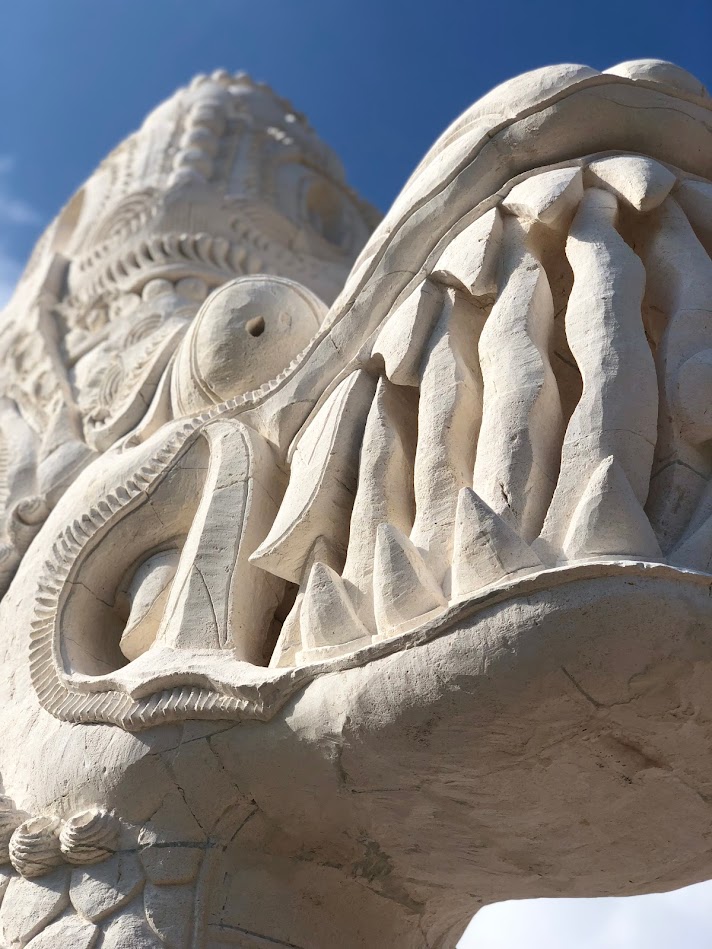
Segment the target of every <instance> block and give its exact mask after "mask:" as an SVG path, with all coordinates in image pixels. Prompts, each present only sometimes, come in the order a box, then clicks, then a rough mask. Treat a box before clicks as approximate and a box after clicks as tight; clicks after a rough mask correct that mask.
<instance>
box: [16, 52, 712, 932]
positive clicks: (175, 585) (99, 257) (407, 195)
mask: <svg viewBox="0 0 712 949" xmlns="http://www.w3.org/2000/svg"><path fill="white" fill-rule="evenodd" d="M711 130H712V102H711V100H710V99H709V97H707V96H706V93H705V92H704V90H703V89H701V87H700V85H699V83H698V82H697V81H696V80H695V79H694V77H690V76H689V75H688V74H687V73H685V72H684V71H683V70H680V69H678V68H677V67H674V66H672V65H671V64H665V63H659V62H655V61H639V62H634V63H624V64H622V65H620V66H618V67H614V68H613V69H611V70H608V71H607V72H605V73H598V72H596V71H595V70H592V69H589V68H587V67H577V66H562V67H551V68H547V69H543V70H538V71H536V72H534V73H531V74H528V75H527V76H524V77H520V78H519V79H515V80H512V81H511V82H510V83H505V84H504V85H503V86H501V87H498V88H497V89H495V90H494V91H493V92H491V93H490V94H489V95H487V96H485V97H484V99H482V100H480V102H479V103H476V104H475V105H474V106H473V107H472V108H471V109H470V110H468V112H466V113H465V115H464V116H463V117H461V118H460V119H459V120H457V121H456V122H455V123H454V124H453V125H452V126H451V128H450V129H448V130H447V131H446V132H445V133H444V135H443V136H442V137H441V139H440V140H439V141H438V142H436V143H435V145H434V146H433V148H432V149H431V151H430V152H429V153H428V155H427V156H426V157H425V158H424V159H423V161H422V162H421V164H420V165H419V166H418V168H417V169H416V171H415V172H414V174H413V176H412V177H411V179H410V181H409V182H408V183H407V184H406V187H405V188H404V190H403V192H402V194H401V195H400V197H399V198H398V199H397V201H396V202H395V204H394V206H393V208H392V209H391V211H390V212H389V213H388V215H387V217H386V219H385V220H384V221H383V222H382V224H381V225H380V226H379V227H377V229H376V231H375V232H374V234H373V235H372V236H371V238H370V239H368V240H367V237H368V232H369V230H370V229H371V227H372V226H373V225H375V223H376V221H375V216H374V213H373V212H372V211H371V210H370V209H369V208H368V206H367V205H365V203H364V202H362V201H361V200H360V199H358V198H357V197H356V196H355V195H354V194H353V192H351V191H350V189H349V188H348V187H347V185H346V184H345V183H344V176H343V171H342V169H341V167H340V165H339V163H338V161H337V159H336V158H335V156H334V155H333V154H332V153H331V152H330V151H329V150H328V149H327V148H326V146H324V145H323V143H321V142H320V141H319V139H318V138H317V137H316V135H315V133H314V132H313V131H312V130H311V128H310V127H309V126H308V124H307V123H306V121H305V120H304V119H303V117H301V116H299V115H298V114H297V113H295V112H294V111H293V110H292V108H291V106H290V105H289V104H288V103H286V102H284V101H283V100H281V99H278V98H277V97H276V96H275V95H274V94H273V93H271V92H270V91H269V90H268V89H267V88H266V87H263V86H261V85H259V84H256V83H253V82H252V81H251V80H249V79H248V78H247V77H244V76H231V75H229V74H228V73H224V72H218V73H215V74H213V75H212V76H210V77H199V78H198V79H197V80H196V81H195V82H194V83H193V84H192V85H191V86H190V88H189V89H186V90H181V91H180V92H179V93H177V94H176V96H174V97H173V98H172V99H171V100H169V101H168V102H167V103H164V104H163V105H162V106H160V107H159V108H158V109H157V110H156V111H155V112H154V113H153V114H152V115H151V116H149V118H148V119H147V120H146V122H145V123H144V125H143V126H142V128H141V129H140V130H139V131H138V132H137V133H136V134H135V135H134V136H132V137H131V138H129V139H128V140H127V141H126V142H124V143H123V144H122V145H120V146H119V148H118V149H117V150H115V152H114V153H112V155H111V156H109V158H108V159H107V161H106V162H105V163H104V164H102V166H101V167H100V168H99V169H98V170H97V172H96V173H95V175H94V176H92V178H91V179H90V180H89V182H87V184H86V185H85V186H84V187H83V188H82V189H81V190H80V192H79V193H78V194H77V195H76V196H75V197H74V198H73V199H72V200H71V201H70V203H69V204H68V205H67V207H66V208H65V209H64V211H63V212H62V213H61V215H60V216H59V218H58V219H57V221H56V222H54V223H53V224H52V225H51V226H50V228H49V229H48V231H47V233H46V234H45V236H44V237H43V238H42V239H41V241H40V243H39V245H38V247H37V249H36V251H35V253H34V255H33V258H32V260H31V261H30V263H29V265H28V269H27V271H26V273H25V275H24V277H23V279H22V280H21V282H20V284H19V286H18V289H17V292H16V294H15V296H14V297H13V299H12V301H11V302H10V304H9V306H8V308H7V311H6V313H5V315H4V317H3V322H2V325H1V326H0V359H2V360H3V366H4V369H5V372H4V373H3V374H2V375H3V380H2V382H1V383H0V512H2V523H1V526H0V532H1V535H2V547H1V548H0V580H1V581H2V584H3V589H6V590H7V592H6V593H5V596H4V598H3V600H2V603H0V613H2V620H3V627H2V628H3V629H4V631H5V632H4V642H3V644H2V647H1V648H2V650H3V653H2V654H3V663H2V664H0V670H2V678H1V679H0V681H1V682H2V689H3V697H4V701H3V703H1V704H0V731H2V734H3V736H4V738H3V742H0V775H1V776H2V781H3V791H4V794H5V795H6V796H5V797H3V799H2V801H0V838H1V841H0V842H3V844H4V847H5V856H4V857H3V861H4V865H3V867H2V872H1V873H0V891H3V890H4V893H5V895H4V899H3V903H2V907H1V908H0V927H2V937H1V938H2V939H4V940H5V944H7V945H8V946H13V947H14V946H18V947H24V946H29V947H30V949H32V947H41V946H45V945H53V946H57V947H60V949H61V947H63V946H65V945H66V946H70V945H71V946H87V947H91V946H93V945H95V944H96V945H98V946H102V947H109V949H110V947H120V946H122V947H125V946H135V947H150V946H169V947H179V949H189V947H190V949H199V947H206V949H207V947H212V946H219V945H225V944H238V945H242V946H245V947H250V949H257V947H259V946H263V945H267V944H269V945H289V946H300V947H302V949H331V947H333V946H334V945H343V946H344V947H346V949H359V947H365V946H369V947H374V946H384V947H385V946H388V947H391V946H392V947H403V949H406V947H407V949H435V947H452V946H454V945H455V943H456V941H457V938H458V937H459V935H460V933H461V932H462V929H463V928H464V925H465V923H466V922H467V919H468V918H469V916H470V915H471V914H472V912H474V911H475V910H476V909H477V906H478V900H479V901H480V902H489V901H492V900H495V899H502V898H509V897H511V898H518V897H524V896H546V895H549V896H551V895H561V894H567V895H574V894H578V893H586V894H588V895H603V894H610V893H634V892H645V891H647V890H649V889H659V888H664V887H669V886H675V885H682V884H683V883H686V882H693V881H694V880H698V879H701V878H703V877H707V876H712V865H711V864H710V858H709V852H708V849H709V848H708V846H707V843H706V841H708V840H709V836H710V834H712V826H711V825H710V817H709V813H708V811H709V808H708V805H707V803H706V801H707V797H708V796H709V795H708V788H709V785H710V783H711V782H712V772H711V771H710V768H709V763H708V759H709V754H708V751H709V742H710V739H711V738H712V734H711V733H710V727H709V722H710V721H712V707H710V700H709V696H710V695H711V694H712V689H711V688H710V685H712V683H711V682H710V671H709V670H710V668H712V666H711V665H710V663H711V662H712V631H711V623H710V605H709V604H710V599H709V588H710V584H711V583H712V487H711V478H712V420H711V419H712V416H710V409H709V406H710V397H711V396H712V356H711V355H710V354H711V353H712V338H710V333H711V332H712V320H711V318H710V315H711V311H710V299H711V298H712V263H711V262H710V259H711V258H710V254H711V253H712V223H711V222H712V184H710V182H709V177H710V174H711V172H710V163H709V143H710V131H711ZM364 243H365V247H363V249H362V245H364ZM359 251H360V256H359V257H358V259H356V260H355V263H354V259H355V258H356V256H357V254H358V253H359ZM352 263H353V269H352V270H351V273H350V275H349V274H348V270H349V267H350V266H351V264H352ZM322 301H323V302H322ZM13 577H14V579H13ZM18 749H20V753H18ZM661 826H664V827H665V833H664V834H661V833H660V832H659V831H660V827H661ZM473 893H476V894H477V898H474V897H473V896H472V894H473Z"/></svg>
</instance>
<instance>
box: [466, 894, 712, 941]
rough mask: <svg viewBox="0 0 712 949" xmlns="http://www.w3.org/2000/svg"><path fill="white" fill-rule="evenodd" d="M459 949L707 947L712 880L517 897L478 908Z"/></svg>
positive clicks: (711, 937)
mask: <svg viewBox="0 0 712 949" xmlns="http://www.w3.org/2000/svg"><path fill="white" fill-rule="evenodd" d="M458 946H459V949H669V947H670V946H684V949H710V946H712V881H711V882H709V883H700V884H698V885H697V886H689V887H686V888H685V889H682V890H675V891H674V892H672V893H664V894H660V895H656V896H638V897H628V898H626V899H596V900H522V901H518V902H515V901H510V902H506V903H497V904H495V905H494V906H486V907H485V908H484V909H483V910H481V911H480V912H479V913H478V914H477V916H476V917H475V919H474V920H473V922H472V923H471V924H470V926H469V927H468V929H467V932H466V933H465V935H464V936H463V937H462V939H461V940H460V942H459V944H458Z"/></svg>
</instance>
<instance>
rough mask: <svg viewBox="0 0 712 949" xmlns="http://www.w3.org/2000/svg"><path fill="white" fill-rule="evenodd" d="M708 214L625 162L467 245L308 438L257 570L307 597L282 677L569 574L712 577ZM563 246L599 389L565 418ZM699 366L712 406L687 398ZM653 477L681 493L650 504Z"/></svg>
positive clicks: (665, 173)
mask: <svg viewBox="0 0 712 949" xmlns="http://www.w3.org/2000/svg"><path fill="white" fill-rule="evenodd" d="M623 209H625V211H624V213H625V214H628V215H630V213H631V212H632V213H633V214H634V215H635V216H636V218H639V217H640V216H641V215H651V216H650V218H649V219H648V221H649V222H650V223H649V225H647V228H648V231H649V232H650V233H649V235H648V236H649V240H648V241H647V246H646V247H645V248H644V249H643V253H642V254H641V256H642V258H643V260H642V261H641V257H639V256H638V254H637V253H635V252H634V251H633V250H632V249H631V247H630V246H629V245H628V243H626V241H625V240H624V239H623V237H622V236H621V234H620V232H619V229H618V228H619V215H620V212H621V211H622V210H623ZM707 212H712V186H710V185H709V184H708V183H707V182H703V181H699V180H697V179H688V178H682V179H681V180H678V179H677V178H676V175H675V174H673V172H672V171H671V170H670V169H669V168H667V167H665V166H663V165H661V164H660V163H658V162H655V161H653V160H651V159H648V158H645V157H642V156H633V155H616V156H612V157H604V158H600V159H597V160H593V161H589V162H588V163H584V162H581V163H579V164H576V165H572V166H570V167H561V168H556V169H552V170H549V171H545V172H540V173H534V174H531V175H530V176H529V177H526V178H524V180H522V181H520V182H518V183H517V184H515V185H514V187H513V188H511V190H510V191H509V192H508V193H507V194H506V195H505V196H504V197H503V198H502V199H501V200H500V201H499V203H498V204H497V205H495V206H493V207H490V209H489V210H487V211H486V212H485V213H484V214H481V215H480V216H479V217H477V218H476V219H475V220H474V221H471V222H469V223H467V222H465V226H464V227H462V228H461V229H460V231H459V233H457V234H456V235H455V236H454V237H450V239H449V241H448V242H447V244H446V246H445V247H443V248H441V249H440V250H439V251H438V252H437V254H436V255H435V260H434V261H433V262H432V263H431V264H430V266H429V267H428V268H427V270H428V274H427V276H426V278H425V279H424V280H423V281H422V282H421V283H420V284H419V285H418V286H417V287H416V288H415V290H413V291H411V292H410V293H409V294H408V295H407V296H406V297H405V298H404V299H403V300H401V301H400V303H399V304H398V305H397V306H396V307H395V308H394V310H393V311H392V312H391V314H390V315H389V317H388V318H387V319H386V320H385V321H384V323H383V324H382V325H381V328H380V329H379V331H378V332H377V333H376V335H375V338H374V339H373V340H372V341H371V343H370V344H369V346H368V347H367V349H366V350H364V351H363V354H362V360H361V367H360V368H356V367H352V371H351V373H350V374H349V375H348V376H347V377H346V378H344V379H342V380H341V382H339V383H338V385H337V386H336V387H335V388H334V389H332V391H331V392H330V394H329V395H328V397H327V398H326V400H325V401H324V402H323V403H322V405H321V407H320V408H319V409H318V411H317V412H316V414H315V415H313V416H312V418H311V420H310V421H309V422H308V423H307V425H306V427H305V428H304V429H303V430H302V432H301V434H300V436H299V439H298V441H297V444H296V448H295V449H294V451H293V456H292V468H291V475H290V483H289V486H288V488H287V492H286V495H285V498H284V500H283V502H282V506H281V508H280V510H279V512H278V514H277V517H276V519H275V521H274V524H273V525H272V528H271V530H270V531H269V534H268V536H267V538H266V539H265V541H264V542H263V543H262V544H261V545H260V547H259V548H258V549H257V551H256V552H255V553H254V554H253V556H252V557H251V558H250V559H251V562H252V563H253V564H255V565H256V566H258V567H260V568H261V569H264V570H267V571H268V572H271V573H273V574H275V575H277V576H280V577H283V578H285V579H287V580H290V581H292V582H294V583H296V584H299V594H298V596H297V601H296V603H295V606H294V608H293V609H292V611H291V613H290V615H289V616H288V618H287V620H286V622H285V624H284V627H283V630H282V633H281V636H280V640H279V642H278V645H277V648H276V650H275V653H274V655H273V658H272V665H273V666H289V665H294V664H301V663H304V662H312V661H317V660H319V659H322V658H326V657H331V656H335V655H340V654H343V653H346V652H350V651H352V650H353V649H355V648H358V647H360V646H362V645H364V644H366V643H368V642H371V641H373V640H374V639H376V640H378V639H381V638H384V637H391V636H393V635H396V634H397V633H400V632H402V631H404V630H407V629H410V628H413V627H414V626H415V625H418V624H420V623H422V622H423V621H424V619H425V618H429V617H432V616H433V615H436V614H437V612H438V611H442V610H444V609H445V608H446V606H447V604H448V602H453V601H457V600H459V599H462V598H463V597H466V596H469V595H471V594H473V593H475V592H477V591H478V590H481V589H483V588H484V587H487V586H490V585H492V584H495V585H496V584H498V583H501V582H502V581H503V580H504V579H505V578H506V577H511V576H513V575H514V576H516V575H523V574H525V573H531V572H535V571H542V570H545V569H547V568H550V567H552V566H556V565H559V564H562V563H571V562H576V561H581V560H590V559H592V558H594V559H595V558H622V559H644V560H649V561H654V562H661V561H664V560H668V561H669V562H670V563H672V564H676V565H679V566H684V567H688V568H692V569H699V570H708V569H709V564H710V560H711V559H712V518H711V519H710V520H707V516H708V515H709V514H712V505H711V504H710V502H709V501H708V500H707V497H706V484H707V480H708V479H709V478H710V476H712V459H710V458H709V457H708V453H706V452H705V450H704V447H703V443H704V441H705V439H706V438H709V437H712V431H711V432H710V433H709V434H708V433H707V429H706V426H707V422H706V417H705V413H706V409H705V406H706V405H707V404H709V401H710V397H712V370H710V371H709V372H708V373H705V367H707V366H708V365H710V366H712V360H708V361H705V359H702V368H701V369H700V368H699V366H698V365H697V363H700V353H702V354H703V355H704V353H706V352H707V351H708V350H709V351H712V320H710V327H709V329H708V328H707V325H706V324H705V321H704V320H701V319H699V317H698V320H697V323H696V324H690V321H689V320H688V319H687V314H688V312H689V311H690V310H694V311H695V312H697V313H699V310H700V309H701V308H703V307H704V304H703V303H702V304H701V303H700V302H699V301H700V300H702V299H707V300H709V299H710V297H711V296H712V263H711V262H710V259H709V256H708V254H707V253H706V252H705V251H704V248H703V247H702V245H701V244H700V240H699V238H698V236H697V235H698V234H699V233H700V232H701V231H704V226H705V225H704V221H705V219H706V216H705V215H706V213H707ZM688 218H689V219H691V220H692V223H693V224H694V225H695V229H694V230H693V227H692V226H691V224H690V222H689V220H688ZM552 235H553V240H560V245H561V251H562V255H563V251H564V249H565V254H566V258H567V259H568V264H569V265H570V268H571V270H572V271H573V287H572V288H571V290H570V293H569V295H568V300H567V301H566V318H565V321H566V338H567V343H568V346H569V348H570V353H571V356H572V357H573V360H574V361H575V363H576V365H577V371H578V374H579V378H580V379H582V381H583V384H582V390H581V391H580V394H579V396H578V397H577V400H576V403H575V405H574V406H573V407H572V411H571V413H570V414H569V415H568V418H567V417H566V414H567V413H564V412H563V411H562V404H561V396H560V391H559V388H560V387H559V382H558V380H557V376H556V374H555V372H554V370H553V369H552V366H551V363H550V352H551V349H552V346H551V340H552V334H553V332H554V319H555V308H554V302H553V298H552V289H551V286H550V283H549V274H548V273H547V269H546V267H545V265H544V263H543V262H542V260H543V257H544V251H543V248H544V247H545V245H546V242H547V241H548V240H549V241H550V240H551V239H552ZM671 248H674V249H675V252H674V253H671ZM661 261H662V263H661ZM547 266H548V264H547ZM646 268H647V274H646ZM653 270H654V271H655V273H652V271H653ZM691 277H694V279H691ZM651 292H652V293H653V294H654V295H656V299H659V302H660V309H661V310H662V311H663V312H664V314H665V319H666V323H665V327H663V328H662V329H661V330H660V333H659V338H657V339H655V340H653V348H654V349H656V355H654V354H653V352H652V351H651V344H650V342H649V340H648V338H646V328H647V327H646V325H645V324H644V318H643V315H642V313H641V310H642V308H643V300H644V296H645V295H646V294H648V293H651ZM708 336H709V339H708V338H707V337H708ZM477 357H479V358H477ZM656 359H657V363H658V364H657V366H656ZM694 360H696V361H697V362H696V363H695V366H693V367H692V368H693V369H695V372H696V375H695V379H696V380H697V381H698V382H699V381H700V380H701V383H702V388H703V390H704V391H703V393H702V395H700V394H699V393H696V394H695V396H694V398H692V399H690V398H689V397H687V398H686V400H683V401H684V404H683V403H681V401H680V399H681V397H680V390H681V387H680V384H679V381H680V378H681V377H682V372H681V371H682V370H684V371H686V369H685V367H687V366H688V365H689V363H690V362H691V361H694ZM705 386H706V389H705ZM658 404H659V405H660V417H661V418H662V419H665V418H669V419H670V421H669V422H668V423H667V424H661V425H660V428H659V423H658ZM691 470H692V471H693V472H694V473H696V475H695V477H696V481H695V484H693V485H691V484H690V477H691V476H690V471H691ZM651 472H652V474H653V475H654V476H657V474H658V473H662V475H663V477H662V478H660V479H658V481H657V482H656V484H655V487H654V488H652V489H651V490H650V496H648V493H649V489H650V488H651ZM665 472H667V473H665ZM683 493H684V495H685V498H686V504H687V510H686V511H685V512H683V513H684V523H682V524H681V523H680V519H679V517H678V518H677V520H676V512H677V510H678V508H679V498H680V495H681V494H683ZM646 499H647V508H646V510H648V514H646V511H645V510H644V505H645V504H646ZM710 500H712V498H711V499H710ZM708 508H709V510H708ZM651 521H652V523H651ZM661 545H662V548H663V549H664V550H665V551H666V555H663V552H662V550H661Z"/></svg>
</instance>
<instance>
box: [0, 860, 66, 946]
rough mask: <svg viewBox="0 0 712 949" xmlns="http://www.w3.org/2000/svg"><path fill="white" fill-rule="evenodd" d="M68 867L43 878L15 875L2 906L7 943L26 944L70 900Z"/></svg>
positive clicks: (1, 925)
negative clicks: (35, 878)
mask: <svg viewBox="0 0 712 949" xmlns="http://www.w3.org/2000/svg"><path fill="white" fill-rule="evenodd" d="M68 891H69V871H68V870H67V869H66V868H63V869H60V870H55V871H54V872H52V873H50V874H48V875H47V876H44V877H42V878H41V879H37V880H31V879H26V878H25V877H22V876H16V877H13V878H12V880H10V883H9V885H8V888H7V890H6V892H5V898H4V899H3V902H2V907H0V931H2V934H3V938H4V939H5V941H6V943H7V944H8V946H11V947H13V949H14V947H19V946H25V945H27V943H28V942H29V941H30V939H32V937H33V936H36V935H37V934H38V933H39V932H41V931H42V930H43V929H44V928H45V927H46V926H47V925H48V923H50V922H51V921H52V920H53V919H55V918H56V917H57V916H59V914H60V913H61V912H62V910H64V909H65V908H66V907H67V905H68V904H69V892H68Z"/></svg>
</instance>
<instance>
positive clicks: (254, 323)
mask: <svg viewBox="0 0 712 949" xmlns="http://www.w3.org/2000/svg"><path fill="white" fill-rule="evenodd" d="M245 329H246V330H247V332H248V333H249V334H250V336H261V335H262V334H263V333H264V331H265V320H264V317H263V316H256V317H255V318H254V319H252V320H248V321H247V323H245Z"/></svg>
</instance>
